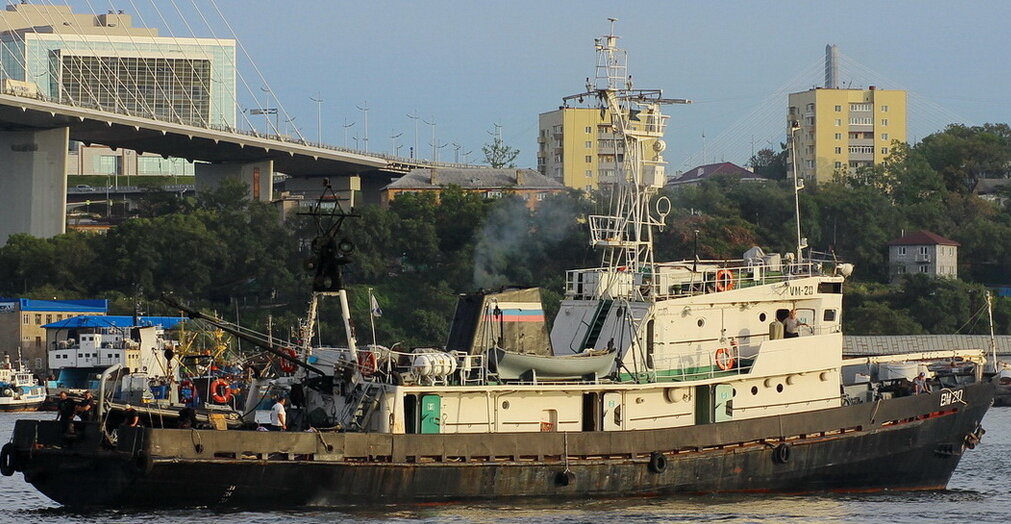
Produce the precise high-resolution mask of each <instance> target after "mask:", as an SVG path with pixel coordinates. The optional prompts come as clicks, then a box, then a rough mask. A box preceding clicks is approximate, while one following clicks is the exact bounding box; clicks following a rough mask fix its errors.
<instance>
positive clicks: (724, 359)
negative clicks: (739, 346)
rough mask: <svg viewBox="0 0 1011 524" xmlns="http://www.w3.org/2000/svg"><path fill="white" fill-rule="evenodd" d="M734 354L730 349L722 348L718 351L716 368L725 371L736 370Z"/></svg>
mask: <svg viewBox="0 0 1011 524" xmlns="http://www.w3.org/2000/svg"><path fill="white" fill-rule="evenodd" d="M735 363H736V362H734V353H733V352H732V351H730V348H720V349H717V350H716V367H718V368H720V369H722V370H723V371H730V370H731V369H734V364H735Z"/></svg>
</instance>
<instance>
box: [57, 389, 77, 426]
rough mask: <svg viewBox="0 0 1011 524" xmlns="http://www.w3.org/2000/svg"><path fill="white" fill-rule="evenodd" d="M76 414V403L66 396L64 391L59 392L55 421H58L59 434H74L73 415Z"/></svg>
mask: <svg viewBox="0 0 1011 524" xmlns="http://www.w3.org/2000/svg"><path fill="white" fill-rule="evenodd" d="M76 413H77V402H75V401H74V400H73V399H71V398H70V397H68V396H67V392H66V391H61V392H60V400H59V401H57V402H56V420H58V421H60V433H62V434H64V435H69V434H73V433H74V425H73V424H72V422H73V421H74V415H75V414H76Z"/></svg>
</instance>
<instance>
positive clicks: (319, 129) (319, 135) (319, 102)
mask: <svg viewBox="0 0 1011 524" xmlns="http://www.w3.org/2000/svg"><path fill="white" fill-rule="evenodd" d="M309 100H312V101H313V102H316V143H317V144H321V145H322V144H323V113H322V107H323V97H322V96H321V95H320V93H319V91H317V92H316V98H313V97H311V96H310V97H309Z"/></svg>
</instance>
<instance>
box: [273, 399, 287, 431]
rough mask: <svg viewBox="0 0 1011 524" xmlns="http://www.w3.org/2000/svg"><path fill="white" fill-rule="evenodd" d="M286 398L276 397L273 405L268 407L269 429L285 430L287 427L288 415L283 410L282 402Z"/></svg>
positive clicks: (283, 402) (285, 400)
mask: <svg viewBox="0 0 1011 524" xmlns="http://www.w3.org/2000/svg"><path fill="white" fill-rule="evenodd" d="M287 401H288V399H286V398H284V397H278V398H277V401H276V402H274V407H272V408H270V430H271V431H285V430H287V429H288V415H287V413H285V411H284V404H285V403H286V402H287Z"/></svg>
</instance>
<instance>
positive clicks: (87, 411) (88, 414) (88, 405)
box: [77, 391, 98, 422]
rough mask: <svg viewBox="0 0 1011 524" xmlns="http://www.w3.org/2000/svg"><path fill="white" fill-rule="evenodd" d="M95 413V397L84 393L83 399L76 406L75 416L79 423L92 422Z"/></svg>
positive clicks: (96, 409) (96, 408)
mask: <svg viewBox="0 0 1011 524" xmlns="http://www.w3.org/2000/svg"><path fill="white" fill-rule="evenodd" d="M97 411H98V407H97V406H96V405H95V397H94V396H93V395H92V394H91V392H90V391H85V392H84V398H83V399H81V401H80V402H79V403H78V404H77V416H78V417H80V418H81V422H93V421H94V420H96V419H95V413H96V412H97Z"/></svg>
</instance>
